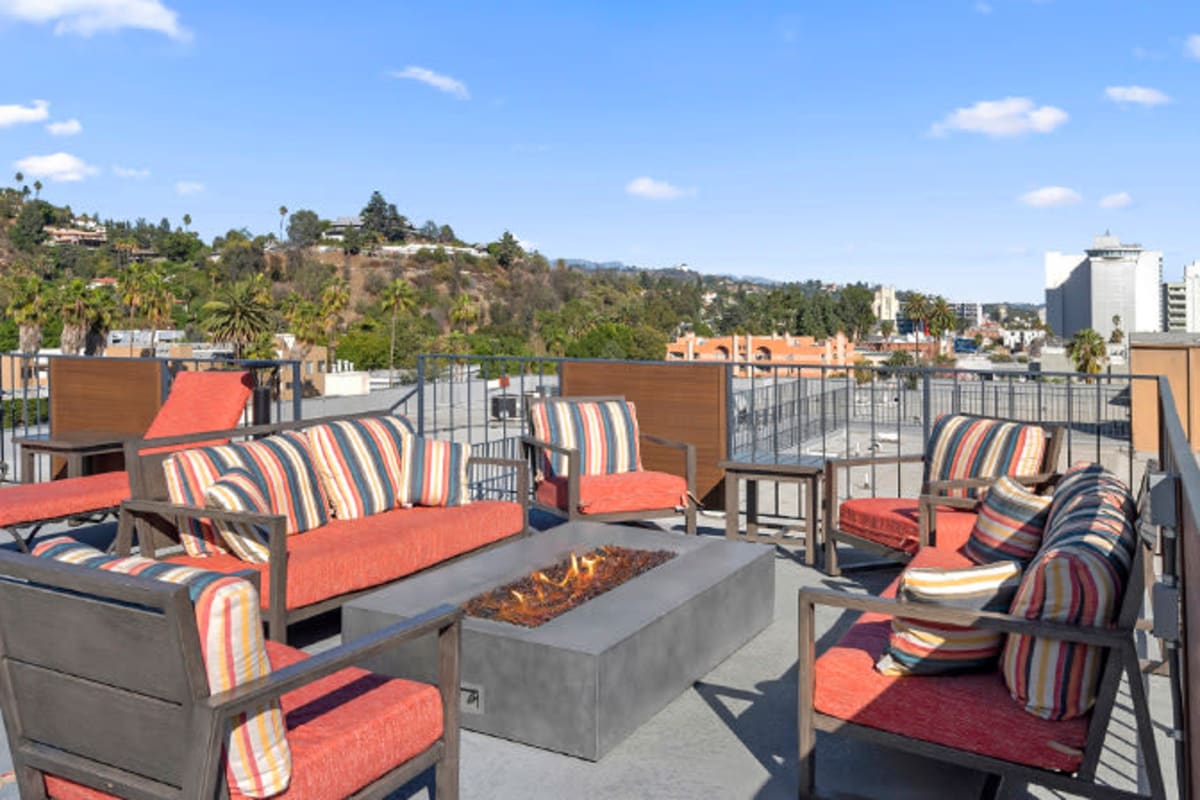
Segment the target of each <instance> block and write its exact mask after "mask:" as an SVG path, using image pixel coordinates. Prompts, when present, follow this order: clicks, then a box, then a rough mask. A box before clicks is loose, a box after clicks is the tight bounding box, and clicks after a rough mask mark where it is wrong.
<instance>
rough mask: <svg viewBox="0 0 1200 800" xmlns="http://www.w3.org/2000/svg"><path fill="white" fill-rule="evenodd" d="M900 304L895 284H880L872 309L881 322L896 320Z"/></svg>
mask: <svg viewBox="0 0 1200 800" xmlns="http://www.w3.org/2000/svg"><path fill="white" fill-rule="evenodd" d="M899 308H900V307H899V305H898V304H897V302H896V287H895V286H880V287H879V288H878V289H876V290H875V300H874V302H872V303H871V311H872V312H873V313H874V314H875V319H877V320H879V321H880V322H884V321H885V320H886V321H887V322H895V321H896V316H897V312H898V311H899Z"/></svg>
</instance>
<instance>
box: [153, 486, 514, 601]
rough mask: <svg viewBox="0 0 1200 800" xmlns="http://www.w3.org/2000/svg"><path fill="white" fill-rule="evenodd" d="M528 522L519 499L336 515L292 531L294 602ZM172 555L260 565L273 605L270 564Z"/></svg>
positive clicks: (371, 580)
mask: <svg viewBox="0 0 1200 800" xmlns="http://www.w3.org/2000/svg"><path fill="white" fill-rule="evenodd" d="M523 526H524V517H523V514H522V512H521V506H520V504H518V503H510V502H503V501H499V500H480V501H476V502H474V503H468V504H467V505H465V506H449V507H437V508H426V507H423V506H416V507H414V508H400V509H395V510H393V511H386V512H384V513H382V514H373V515H371V516H369V517H362V518H360V519H347V520H333V521H331V522H330V523H329V524H327V525H323V526H321V527H320V528H315V529H313V530H311V531H305V532H304V533H298V534H295V535H292V536H289V537H287V547H288V573H287V576H288V580H287V607H288V608H289V609H294V608H303V607H305V606H310V605H312V604H313V603H319V602H321V601H322V600H328V599H329V598H331V597H337V596H338V595H341V594H346V593H347V592H354V591H357V590H359V589H369V588H370V587H372V586H379V585H381V584H384V583H388V582H390V581H394V580H396V579H398V578H403V577H404V576H405V575H411V574H412V573H414V572H417V571H419V570H422V569H425V568H426V567H431V566H433V565H434V564H438V563H441V562H442V561H445V560H446V559H448V558H453V557H454V556H457V555H461V554H462V553H467V552H470V551H471V550H475V549H477V548H480V547H483V546H484V545H488V544H491V543H492V542H496V541H499V540H500V539H504V538H506V537H508V536H512V535H513V534H515V533H519V532H520V531H521V530H522V529H523ZM168 560H169V561H171V562H173V563H176V564H187V565H189V566H193V567H198V568H200V569H208V570H213V571H216V572H237V571H239V570H245V569H255V570H258V572H259V574H260V575H261V581H262V585H261V587H260V592H261V595H262V602H263V607H264V608H267V607H268V605H269V600H268V598H270V596H271V594H270V589H271V575H270V570H269V568H268V566H269V565H268V564H250V563H247V562H245V561H242V560H240V559H238V558H237V557H236V556H233V555H230V554H227V553H222V554H220V555H214V556H206V557H205V556H201V557H194V556H183V555H181V556H176V557H173V558H170V559H168Z"/></svg>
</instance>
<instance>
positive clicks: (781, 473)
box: [719, 453, 825, 566]
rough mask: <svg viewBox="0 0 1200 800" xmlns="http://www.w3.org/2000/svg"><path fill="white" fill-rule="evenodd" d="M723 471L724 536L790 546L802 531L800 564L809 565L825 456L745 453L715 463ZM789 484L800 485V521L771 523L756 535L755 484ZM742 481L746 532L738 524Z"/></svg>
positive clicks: (812, 557) (813, 550)
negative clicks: (768, 529)
mask: <svg viewBox="0 0 1200 800" xmlns="http://www.w3.org/2000/svg"><path fill="white" fill-rule="evenodd" d="M719 466H720V467H721V468H722V469H724V470H725V538H726V539H736V540H739V541H744V542H765V543H768V544H782V545H794V544H796V541H797V539H796V537H794V536H788V534H789V533H793V532H795V531H800V530H802V531H804V563H805V564H807V565H810V566H811V565H813V564H815V563H816V556H817V531H818V529H819V527H820V499H819V498H820V496H821V479H822V477H823V476H824V474H825V458H824V457H822V456H813V455H792V456H789V455H778V454H775V453H762V454H745V455H744V456H740V457H738V458H730V459H725V460H723V461H721V462H720V463H719ZM759 481H765V482H770V483H775V484H780V483H789V484H795V485H797V486H798V487H803V488H804V494H805V495H806V496H805V498H804V499H805V500H806V503H805V505H806V506H807V510H806V513H805V516H804V524H803V526H800V525H774V524H773V525H771V526H770V527H771V528H772V530H773V531H774V532H773V533H769V534H760V533H759V531H758V529H759V522H758V483H759ZM743 482H744V483H745V484H746V532H745V533H742V532H741V530H740V528H739V526H738V519H739V513H738V511H739V508H740V507H741V504H740V503H739V494H740V492H739V489H740V486H741V484H742V483H743Z"/></svg>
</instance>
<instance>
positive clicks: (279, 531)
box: [117, 412, 530, 641]
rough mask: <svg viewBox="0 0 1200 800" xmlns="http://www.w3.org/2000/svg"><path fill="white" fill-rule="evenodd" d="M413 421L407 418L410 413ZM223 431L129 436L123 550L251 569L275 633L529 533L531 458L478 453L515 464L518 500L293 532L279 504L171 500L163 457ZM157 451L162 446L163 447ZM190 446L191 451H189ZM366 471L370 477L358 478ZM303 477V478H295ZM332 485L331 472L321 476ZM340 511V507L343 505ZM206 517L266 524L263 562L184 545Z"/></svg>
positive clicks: (258, 429)
mask: <svg viewBox="0 0 1200 800" xmlns="http://www.w3.org/2000/svg"><path fill="white" fill-rule="evenodd" d="M388 419H390V420H397V419H402V418H396V417H391V416H390V415H389V414H387V413H386V412H378V413H374V414H359V415H341V416H333V417H323V418H317V419H310V420H299V421H294V422H283V423H274V424H271V425H261V426H255V427H249V428H244V429H240V430H238V431H227V432H225V433H224V434H223V436H228V437H230V438H231V439H232V438H236V437H245V438H246V441H244V442H242V443H241V444H240V445H237V444H235V446H254V445H255V444H261V443H263V442H272V441H278V440H279V437H284V438H288V437H290V438H291V439H292V440H295V439H300V440H301V441H303V440H304V439H305V435H304V431H312V430H314V429H317V428H319V427H323V428H328V427H329V426H337V425H342V424H356V423H358V422H360V421H371V420H375V421H380V420H388ZM402 424H403V425H407V421H403V423H402ZM214 438H216V437H214V435H213V434H208V435H193V436H187V437H177V438H174V439H165V440H156V441H155V444H156V445H159V447H160V448H161V447H170V448H171V452H158V453H153V454H146V453H143V454H142V455H140V456H136V457H135V454H136V453H138V452H139V451H140V450H142V449H144V445H145V443H139V442H130V443H129V444H128V445H127V447H126V452H127V458H128V459H130V461H131V463H132V464H133V465H134V466H132V467H131V469H130V484H131V486H130V488H131V490H132V493H133V499H132V500H130V501H127V502H126V503H124V504H122V506H121V518H120V524H119V525H118V531H117V552H118V553H120V554H128V553H130V552H132V549H133V543H134V540H135V538H136V541H137V544H138V551H139V553H140V554H142V555H145V556H147V557H150V558H159V557H161V558H163V559H165V560H167V561H170V562H172V563H176V564H187V565H190V566H194V567H199V568H202V569H209V570H215V571H218V572H226V573H228V572H235V571H238V570H242V569H246V568H251V569H254V570H256V571H257V572H258V573H259V574H260V575H261V580H262V586H263V590H262V594H263V598H262V599H263V607H264V616H265V617H266V620H267V624H268V631H269V634H270V637H271V638H272V639H274V640H276V641H286V631H287V626H288V625H289V624H291V623H294V622H298V621H300V620H304V619H308V618H309V617H313V616H315V615H317V614H321V613H324V612H326V611H330V610H333V609H336V608H339V607H340V606H341V605H342V604H344V603H346V602H348V601H349V600H352V599H354V598H355V597H359V596H361V595H363V594H366V593H367V592H371V591H375V590H376V589H378V588H380V587H381V586H384V585H387V584H389V583H392V582H395V581H398V580H403V579H404V578H407V577H410V576H411V575H413V574H416V573H418V572H422V571H424V570H427V569H431V568H434V567H438V566H442V565H445V564H448V563H450V562H452V561H454V560H456V559H459V558H463V557H467V556H469V555H472V554H475V553H478V552H482V551H483V550H485V549H488V548H490V547H494V546H497V545H499V544H501V543H504V542H506V541H509V540H511V539H513V538H515V537H519V536H524V535H527V534H528V533H529V530H530V529H529V508H528V494H529V490H528V476H527V474H526V472H525V465H524V463H523V462H520V461H515V460H509V459H499V458H482V457H475V456H470V457H469V459H468V461H467V466H466V469H467V473H468V477H469V474H470V471H471V470H472V469H475V468H487V469H489V470H493V471H494V470H496V469H502V470H503V469H507V470H511V471H512V472H513V473H514V474H515V477H516V484H517V491H516V499H515V501H508V500H481V499H476V500H473V501H471V502H466V503H463V504H460V505H448V506H445V507H424V506H420V505H416V506H413V507H391V508H388V509H387V510H383V511H382V512H381V513H373V514H371V515H368V516H362V517H360V518H355V519H350V518H336V517H335V516H334V515H333V513H330V515H329V518H328V521H327V522H325V523H324V524H321V525H319V526H317V527H314V528H313V529H311V530H305V531H304V532H303V533H295V534H293V533H289V532H288V528H287V526H288V524H289V522H288V518H286V517H285V516H283V515H281V514H280V513H278V511H277V510H276V511H272V512H271V513H254V512H245V511H228V510H226V511H222V510H217V509H214V508H213V507H211V504H208V506H207V507H205V506H202V505H201V504H200V501H199V499H197V500H195V501H191V502H187V503H185V502H181V501H178V500H176V501H172V500H171V499H170V494H169V487H168V481H167V478H166V475H165V472H164V464H165V462H167V460H168V459H169V458H173V457H175V458H177V457H178V456H176V453H175V448H182V447H183V446H189V447H190V448H191V449H192V450H193V451H195V450H197V449H198V448H200V447H202V446H203V445H205V444H211V443H212V440H213V439H214ZM156 449H157V448H156ZM181 452H187V451H186V450H181ZM355 477H357V478H363V475H357V476H355ZM296 480H301V479H300V478H296ZM317 480H318V482H319V483H322V484H325V483H327V481H326V476H324V475H322V477H321V478H319V479H317ZM334 511H336V508H335V509H334ZM197 520H211V521H213V522H214V523H217V524H223V525H228V526H249V527H254V528H257V530H258V531H260V533H259V535H260V537H261V539H262V545H261V550H262V555H261V560H260V561H259V562H258V563H247V561H246V560H243V559H242V558H239V555H238V554H237V553H234V552H227V550H228V548H218V549H216V550H215V551H214V552H209V553H203V554H198V553H195V552H189V551H187V550H186V549H185V551H184V552H180V551H179V546H180V545H181V544H186V541H185V540H184V533H185V532H186V531H187V530H188V526H189V525H191V524H192V523H193V522H194V521H197Z"/></svg>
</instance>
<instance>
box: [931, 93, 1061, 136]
mask: <svg viewBox="0 0 1200 800" xmlns="http://www.w3.org/2000/svg"><path fill="white" fill-rule="evenodd" d="M1068 118H1069V117H1068V115H1067V112H1065V111H1063V110H1062V109H1061V108H1055V107H1054V106H1041V107H1036V106H1035V105H1034V102H1033V101H1032V100H1030V99H1029V98H1028V97H1006V98H1004V99H1003V100H982V101H980V102H978V103H976V104H975V105H973V106H970V107H968V108H959V109H955V110H954V111H952V112H950V113H949V114H947V115H946V118H945V119H943V120H942V121H941V122H938V123H936V124H935V125H934V126H933V127H932V128H930V129H929V132H930V133H931V134H932V135H934V136H945V135H946V134H947V133H949V132H951V131H967V132H968V133H982V134H984V135H985V136H992V137H995V138H1000V137H1006V136H1021V135H1023V134H1026V133H1049V132H1050V131H1052V130H1054V129H1055V128H1057V127H1059V126H1060V125H1062V124H1063V123H1065V122H1066V121H1067V119H1068Z"/></svg>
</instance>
